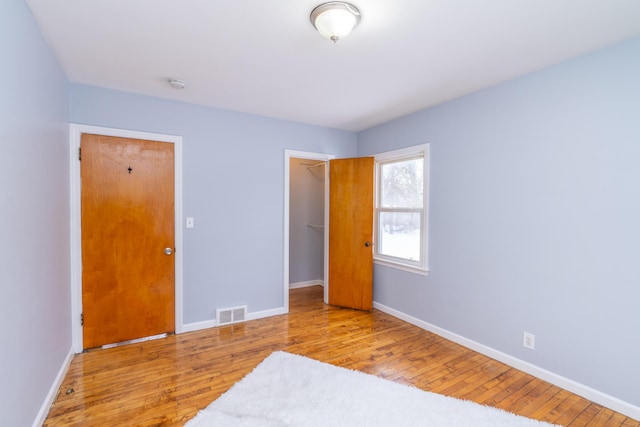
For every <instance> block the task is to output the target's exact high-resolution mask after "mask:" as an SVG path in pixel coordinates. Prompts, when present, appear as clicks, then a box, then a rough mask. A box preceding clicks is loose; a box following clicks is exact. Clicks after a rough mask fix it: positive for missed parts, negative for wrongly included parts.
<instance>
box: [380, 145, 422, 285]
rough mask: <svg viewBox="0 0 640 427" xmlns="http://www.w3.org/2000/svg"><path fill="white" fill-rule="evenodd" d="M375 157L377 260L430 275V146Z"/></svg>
mask: <svg viewBox="0 0 640 427" xmlns="http://www.w3.org/2000/svg"><path fill="white" fill-rule="evenodd" d="M375 159H376V203H375V242H376V245H375V251H374V260H375V262H376V263H378V264H383V265H388V266H391V267H396V268H400V269H403V270H408V271H412V272H416V273H420V274H425V275H426V274H427V272H428V264H427V248H428V245H427V225H428V221H427V202H428V176H429V169H428V168H429V145H428V144H424V145H419V146H415V147H409V148H405V149H402V150H396V151H391V152H388V153H382V154H378V155H376V156H375Z"/></svg>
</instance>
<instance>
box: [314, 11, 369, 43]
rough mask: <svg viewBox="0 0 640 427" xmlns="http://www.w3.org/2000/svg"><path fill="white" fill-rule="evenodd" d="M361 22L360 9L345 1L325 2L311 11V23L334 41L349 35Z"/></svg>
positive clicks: (323, 35)
mask: <svg viewBox="0 0 640 427" xmlns="http://www.w3.org/2000/svg"><path fill="white" fill-rule="evenodd" d="M359 22H360V11H358V9H357V8H356V7H355V6H353V5H351V4H349V3H343V2H329V3H323V4H321V5H320V6H318V7H316V8H315V9H313V11H312V12H311V23H312V24H313V26H314V27H316V29H317V30H318V32H319V33H320V35H321V36H322V37H324V38H326V39H329V40H333V41H334V42H336V41H338V40H339V39H341V38H343V37H345V36H347V35H349V33H351V31H353V29H354V28H355V26H356V25H358V23H359Z"/></svg>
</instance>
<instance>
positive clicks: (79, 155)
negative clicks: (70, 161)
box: [78, 147, 82, 160]
mask: <svg viewBox="0 0 640 427" xmlns="http://www.w3.org/2000/svg"><path fill="white" fill-rule="evenodd" d="M78 160H82V148H80V147H78Z"/></svg>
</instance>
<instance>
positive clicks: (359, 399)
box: [186, 351, 551, 427]
mask: <svg viewBox="0 0 640 427" xmlns="http://www.w3.org/2000/svg"><path fill="white" fill-rule="evenodd" d="M550 425H551V424H548V423H544V422H541V421H536V420H532V419H529V418H525V417H521V416H518V415H514V414H511V413H509V412H505V411H502V410H500V409H496V408H492V407H488V406H482V405H479V404H477V403H473V402H469V401H464V400H459V399H454V398H451V397H447V396H442V395H439V394H435V393H430V392H426V391H422V390H420V389H417V388H414V387H409V386H406V385H402V384H398V383H394V382H391V381H388V380H385V379H382V378H378V377H376V376H373V375H368V374H364V373H362V372H357V371H351V370H348V369H344V368H340V367H336V366H333V365H329V364H326V363H322V362H318V361H316V360H313V359H309V358H307V357H303V356H297V355H293V354H289V353H285V352H280V351H278V352H274V353H272V354H271V355H270V356H269V357H267V358H266V359H265V360H264V361H262V363H260V364H259V365H258V366H257V367H256V368H255V369H254V370H253V372H251V373H250V374H248V375H247V376H246V377H244V378H243V379H242V380H240V381H239V382H238V383H236V384H235V385H234V386H233V387H232V388H231V389H230V390H229V391H227V392H226V393H224V394H223V395H222V396H220V397H219V398H218V399H217V400H215V401H214V402H213V403H212V404H210V405H209V406H208V407H207V408H205V409H203V410H202V411H200V412H199V413H198V415H196V416H195V418H193V419H192V420H190V421H189V422H188V423H187V424H186V427H205V426H207V427H210V426H241V427H244V426H246V427H258V426H259V427H275V426H278V427H281V426H296V427H305V426H322V427H328V426H367V427H369V426H385V427H389V426H392V427H396V426H397V427H399V426H403V427H404V426H420V427H427V426H434V427H442V426H456V427H463V426H469V427H483V426H487V427H489V426H490V427H502V426H504V427H507V426H509V427H534V426H535V427H543V426H550Z"/></svg>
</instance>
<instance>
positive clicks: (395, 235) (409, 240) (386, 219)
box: [378, 212, 422, 261]
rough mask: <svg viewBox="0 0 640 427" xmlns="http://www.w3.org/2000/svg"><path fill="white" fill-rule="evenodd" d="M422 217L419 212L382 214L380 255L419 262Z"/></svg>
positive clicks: (379, 237)
mask: <svg viewBox="0 0 640 427" xmlns="http://www.w3.org/2000/svg"><path fill="white" fill-rule="evenodd" d="M420 215H421V214H420V213H419V212H380V217H379V218H378V220H379V221H378V227H379V231H378V240H379V241H378V253H379V254H381V255H388V256H392V257H396V258H404V259H408V260H412V261H419V260H420V239H421V236H422V233H421V232H420Z"/></svg>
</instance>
